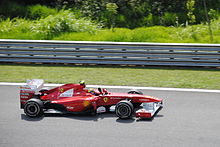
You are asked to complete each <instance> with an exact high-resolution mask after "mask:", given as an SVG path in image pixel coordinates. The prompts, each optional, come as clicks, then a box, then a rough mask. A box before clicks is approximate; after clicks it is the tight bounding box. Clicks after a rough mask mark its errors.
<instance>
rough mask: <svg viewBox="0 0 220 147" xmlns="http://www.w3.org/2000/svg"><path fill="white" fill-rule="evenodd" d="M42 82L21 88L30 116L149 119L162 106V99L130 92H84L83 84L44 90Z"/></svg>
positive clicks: (24, 104)
mask: <svg viewBox="0 0 220 147" xmlns="http://www.w3.org/2000/svg"><path fill="white" fill-rule="evenodd" d="M43 84H44V81H43V80H41V79H33V80H27V84H26V85H24V86H21V87H20V104H21V108H22V109H24V112H25V114H26V115H27V116H29V117H38V116H41V115H43V113H44V112H50V111H51V110H52V111H57V112H62V113H74V114H80V113H92V114H96V113H104V112H115V113H116V115H117V116H118V117H119V118H122V119H124V118H131V117H132V116H133V114H134V113H135V116H136V117H138V118H152V117H153V116H154V115H155V114H156V113H157V112H158V111H159V110H160V109H161V108H162V107H163V103H162V99H160V98H156V97H152V96H147V95H143V94H142V92H140V91H137V90H131V91H129V92H128V93H111V92H108V91H107V90H106V89H101V88H98V89H86V88H85V87H86V86H85V83H84V82H83V81H82V82H80V83H79V84H65V85H62V86H59V87H55V88H52V89H49V90H48V89H44V88H43Z"/></svg>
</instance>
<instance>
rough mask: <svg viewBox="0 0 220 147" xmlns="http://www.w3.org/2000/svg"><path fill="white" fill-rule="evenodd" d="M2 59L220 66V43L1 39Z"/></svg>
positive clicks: (0, 57)
mask: <svg viewBox="0 0 220 147" xmlns="http://www.w3.org/2000/svg"><path fill="white" fill-rule="evenodd" d="M0 62H30V63H74V64H111V65H114V64H118V65H160V66H206V67H220V45H219V44H177V43H127V42H88V41H45V40H0Z"/></svg>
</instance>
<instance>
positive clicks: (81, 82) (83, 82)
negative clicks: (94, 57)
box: [79, 80, 86, 88]
mask: <svg viewBox="0 0 220 147" xmlns="http://www.w3.org/2000/svg"><path fill="white" fill-rule="evenodd" d="M79 84H80V85H81V86H83V87H84V88H85V87H86V84H85V81H84V80H82V81H80V82H79Z"/></svg>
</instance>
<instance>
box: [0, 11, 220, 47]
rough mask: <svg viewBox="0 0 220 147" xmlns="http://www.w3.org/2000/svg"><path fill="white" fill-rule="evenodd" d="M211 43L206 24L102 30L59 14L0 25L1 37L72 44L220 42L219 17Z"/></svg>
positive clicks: (63, 12) (71, 16)
mask: <svg viewBox="0 0 220 147" xmlns="http://www.w3.org/2000/svg"><path fill="white" fill-rule="evenodd" d="M212 31H213V38H214V39H213V41H211V40H210V36H209V29H208V26H207V25H206V24H200V25H193V26H187V27H164V26H153V27H142V28H136V29H132V30H131V29H127V28H114V29H103V28H100V25H99V24H97V23H94V22H92V21H91V20H88V19H85V18H77V17H75V15H74V14H73V12H71V11H68V10H66V11H63V10H61V11H59V12H57V14H54V15H49V16H47V17H46V18H41V19H39V20H26V19H21V18H14V19H7V20H4V21H1V22H0V38H2V39H30V40H31V39H33V40H42V39H47V40H71V41H116V42H161V43H172V42H173V43H220V18H219V19H218V20H215V21H212Z"/></svg>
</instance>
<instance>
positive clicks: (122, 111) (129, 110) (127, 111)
mask: <svg viewBox="0 0 220 147" xmlns="http://www.w3.org/2000/svg"><path fill="white" fill-rule="evenodd" d="M115 112H116V115H117V116H118V117H119V118H121V119H126V118H130V117H131V116H132V114H133V112H134V106H133V105H132V103H131V102H129V101H127V100H122V101H120V102H118V103H117V104H116V107H115Z"/></svg>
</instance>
